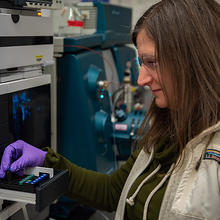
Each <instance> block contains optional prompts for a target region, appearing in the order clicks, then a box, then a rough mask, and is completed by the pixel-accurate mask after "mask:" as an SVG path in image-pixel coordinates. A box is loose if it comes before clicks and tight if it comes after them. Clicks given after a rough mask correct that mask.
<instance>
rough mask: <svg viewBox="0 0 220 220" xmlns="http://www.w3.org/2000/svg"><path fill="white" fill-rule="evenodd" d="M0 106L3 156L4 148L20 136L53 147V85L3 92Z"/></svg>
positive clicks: (0, 144) (0, 132)
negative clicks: (51, 105)
mask: <svg viewBox="0 0 220 220" xmlns="http://www.w3.org/2000/svg"><path fill="white" fill-rule="evenodd" d="M0 106H1V107H0V159H1V157H2V153H3V151H4V148H5V147H6V146H7V145H8V144H10V143H11V142H13V141H15V140H18V139H22V140H24V141H26V142H28V143H30V144H32V145H34V146H36V147H39V148H43V147H49V146H50V137H51V133H50V131H51V125H50V124H51V119H50V85H46V86H40V87H36V88H31V89H27V90H24V91H19V92H15V93H10V94H6V95H1V96H0Z"/></svg>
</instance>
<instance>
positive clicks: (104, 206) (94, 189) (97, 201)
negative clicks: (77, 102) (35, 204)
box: [44, 148, 140, 212]
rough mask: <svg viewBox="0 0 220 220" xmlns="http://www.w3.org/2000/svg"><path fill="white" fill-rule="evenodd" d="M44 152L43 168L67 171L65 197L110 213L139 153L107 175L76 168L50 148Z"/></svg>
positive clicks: (135, 153) (115, 205)
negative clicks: (67, 178) (67, 179)
mask: <svg viewBox="0 0 220 220" xmlns="http://www.w3.org/2000/svg"><path fill="white" fill-rule="evenodd" d="M46 150H47V151H48V153H47V155H46V158H45V162H44V166H45V167H52V168H55V169H68V171H69V183H68V189H67V192H66V195H67V196H69V197H71V198H73V199H74V200H77V201H79V202H80V203H83V204H85V205H88V206H90V207H93V208H96V209H101V210H106V211H110V212H111V211H115V210H116V208H117V204H118V201H119V198H120V195H121V192H122V188H123V186H124V184H125V181H126V179H127V177H128V175H129V172H130V170H131V168H132V166H133V164H134V161H135V160H136V158H137V156H138V153H139V152H140V151H136V152H134V153H133V154H132V155H131V156H130V157H129V159H128V160H127V161H126V163H125V164H124V165H122V166H121V167H120V168H119V169H117V170H116V171H115V172H114V173H112V174H111V175H107V174H102V173H99V172H95V171H92V170H87V169H84V168H81V167H78V166H76V165H75V164H73V163H71V162H70V161H69V160H67V159H66V158H64V157H63V156H61V155H60V154H58V153H55V152H54V151H53V150H52V149H51V148H46Z"/></svg>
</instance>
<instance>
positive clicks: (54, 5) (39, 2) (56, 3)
mask: <svg viewBox="0 0 220 220" xmlns="http://www.w3.org/2000/svg"><path fill="white" fill-rule="evenodd" d="M7 2H8V3H10V4H11V5H12V6H13V7H15V8H33V9H61V8H62V7H63V1H62V0H8V1H7Z"/></svg>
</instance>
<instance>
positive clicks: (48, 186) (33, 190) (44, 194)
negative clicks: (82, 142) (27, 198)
mask: <svg viewBox="0 0 220 220" xmlns="http://www.w3.org/2000/svg"><path fill="white" fill-rule="evenodd" d="M42 174H43V173H42ZM8 175H9V176H7V177H6V178H5V179H0V189H6V190H10V200H13V198H11V197H12V196H11V195H13V192H14V193H15V195H16V192H19V193H20V192H24V195H26V193H28V194H32V195H33V194H34V197H35V205H36V210H37V211H41V210H43V209H44V208H46V207H47V206H48V205H50V204H51V203H52V202H53V201H54V200H56V199H58V198H59V197H60V196H61V195H62V194H64V193H65V191H66V189H67V187H68V171H67V170H54V176H53V177H52V178H49V176H46V177H45V178H44V179H43V180H42V181H39V182H37V183H35V184H30V183H23V184H19V182H20V181H21V180H22V179H24V178H25V177H27V176H28V175H24V176H22V177H20V176H18V175H15V174H8ZM36 178H38V177H33V178H32V180H35V179H36ZM6 193H7V191H6ZM0 198H1V195H0ZM4 199H5V198H4ZM14 201H18V199H17V197H16V199H15V200H14ZM21 202H22V201H21Z"/></svg>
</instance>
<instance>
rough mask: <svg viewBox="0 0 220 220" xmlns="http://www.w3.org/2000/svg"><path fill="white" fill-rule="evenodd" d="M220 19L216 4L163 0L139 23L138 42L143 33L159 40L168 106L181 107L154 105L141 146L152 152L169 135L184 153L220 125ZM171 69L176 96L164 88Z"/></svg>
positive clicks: (210, 0)
mask: <svg viewBox="0 0 220 220" xmlns="http://www.w3.org/2000/svg"><path fill="white" fill-rule="evenodd" d="M219 15H220V6H219V4H218V3H217V2H216V1H214V0H162V1H160V2H159V3H157V4H155V5H153V6H152V7H151V8H149V9H148V10H147V11H146V12H145V13H144V14H143V16H142V17H141V18H140V19H139V20H138V22H137V24H136V26H135V28H134V31H133V33H132V39H133V43H134V44H135V45H136V38H137V35H138V33H139V32H140V31H141V30H143V29H144V30H145V31H146V34H147V35H148V36H149V37H151V38H152V39H153V40H154V42H155V45H156V49H155V50H156V57H157V60H158V63H159V69H160V73H161V76H162V87H163V89H164V92H165V95H166V97H167V100H168V106H170V105H174V106H175V107H174V108H167V109H160V108H159V107H157V106H156V104H155V102H154V101H153V102H152V104H151V107H150V109H149V111H148V113H147V115H146V117H145V120H144V122H143V124H142V126H141V128H140V130H139V137H140V139H139V140H138V144H139V146H140V147H143V148H144V149H145V150H146V151H149V150H150V147H151V146H152V144H153V145H154V144H156V143H158V142H159V141H160V140H161V137H167V138H170V140H171V141H172V142H174V143H175V144H176V145H177V146H178V147H179V153H180V154H181V153H182V152H183V149H184V147H185V146H186V144H187V142H188V141H189V140H191V139H192V138H194V137H195V136H196V135H198V134H199V133H200V132H201V131H203V130H204V129H206V128H208V127H210V126H212V125H214V124H216V123H217V122H218V121H219V119H220V30H219V29H220V25H219V24H220V19H219ZM167 70H168V72H169V74H170V77H171V81H172V86H173V88H172V89H173V96H172V97H168V95H167V91H166V89H165V85H163V74H164V72H165V71H166V72H167ZM149 120H150V128H149V126H148V123H149Z"/></svg>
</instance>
